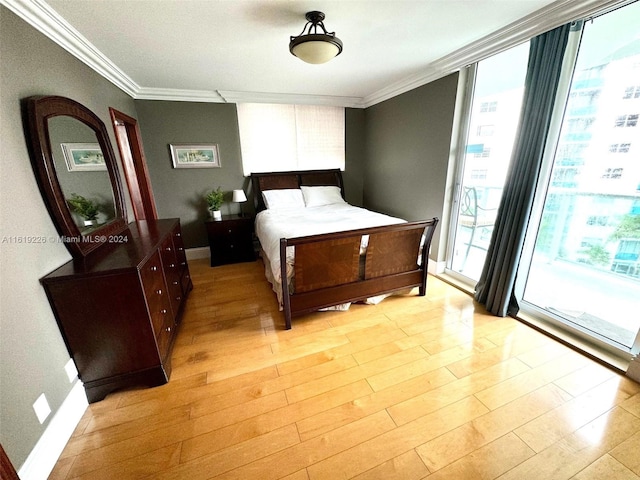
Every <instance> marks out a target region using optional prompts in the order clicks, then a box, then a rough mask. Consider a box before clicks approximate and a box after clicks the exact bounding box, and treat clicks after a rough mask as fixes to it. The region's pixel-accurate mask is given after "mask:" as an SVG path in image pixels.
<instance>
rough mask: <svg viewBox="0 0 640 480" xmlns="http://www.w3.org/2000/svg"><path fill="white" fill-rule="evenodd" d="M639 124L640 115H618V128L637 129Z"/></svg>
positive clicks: (616, 124)
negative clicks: (639, 116)
mask: <svg viewBox="0 0 640 480" xmlns="http://www.w3.org/2000/svg"><path fill="white" fill-rule="evenodd" d="M637 124H638V114H637V113H634V114H632V115H618V116H617V117H616V122H615V126H616V127H635V126H636V125H637Z"/></svg>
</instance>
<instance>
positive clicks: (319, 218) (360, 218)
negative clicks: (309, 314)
mask: <svg viewBox="0 0 640 480" xmlns="http://www.w3.org/2000/svg"><path fill="white" fill-rule="evenodd" d="M404 222H405V220H402V219H400V218H396V217H391V216H389V215H383V214H381V213H376V212H372V211H370V210H366V209H364V208H359V207H354V206H353V205H349V204H348V203H336V204H332V205H323V206H318V207H306V208H295V209H276V210H263V211H262V212H260V213H258V215H257V216H256V223H255V228H256V235H257V236H258V239H259V240H260V245H261V246H262V250H263V251H264V253H265V255H266V256H267V260H268V263H269V265H270V266H271V272H270V273H271V276H272V277H273V280H275V282H277V283H280V280H281V275H280V239H281V238H293V237H303V236H307V235H316V234H321V233H331V232H340V231H344V230H354V229H358V228H368V227H379V226H383V225H393V224H398V223H404ZM363 247H364V245H363ZM293 261H294V248H293V247H288V248H287V277H288V278H291V275H292V274H293ZM272 283H273V282H272ZM274 286H275V285H274Z"/></svg>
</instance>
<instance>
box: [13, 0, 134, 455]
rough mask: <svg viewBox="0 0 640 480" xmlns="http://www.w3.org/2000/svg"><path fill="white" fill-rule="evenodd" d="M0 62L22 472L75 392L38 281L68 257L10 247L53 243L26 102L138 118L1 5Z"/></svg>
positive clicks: (111, 89)
mask: <svg viewBox="0 0 640 480" xmlns="http://www.w3.org/2000/svg"><path fill="white" fill-rule="evenodd" d="M0 57H1V58H2V68H0V91H1V92H2V96H1V98H0V112H1V115H0V138H1V139H2V142H1V146H0V149H1V153H0V156H1V160H0V162H1V169H0V199H1V200H0V225H1V226H0V237H1V238H0V260H1V270H2V273H1V274H0V304H1V308H2V310H1V316H0V385H1V389H0V441H1V442H2V445H3V447H4V448H5V450H6V452H7V454H8V456H9V458H10V459H11V461H12V463H13V464H14V466H16V468H20V467H21V465H22V464H23V463H24V460H25V459H26V458H27V456H28V454H29V452H30V451H31V450H32V448H33V447H34V445H35V444H36V442H37V441H38V439H39V438H40V436H41V435H42V433H43V432H44V429H45V428H46V427H47V425H48V424H49V422H50V421H51V418H52V417H53V415H54V414H55V412H56V410H57V409H58V408H59V407H60V405H61V403H62V401H63V400H64V399H65V397H66V396H67V395H68V394H69V392H70V390H71V387H72V385H71V384H70V383H69V380H68V379H67V376H66V373H65V371H64V366H65V364H66V363H67V361H68V360H69V355H68V353H67V350H66V348H65V345H64V342H63V340H62V337H61V335H60V332H59V330H58V326H57V324H56V321H55V319H54V317H53V314H52V313H51V308H50V307H49V302H48V301H47V299H46V296H45V293H44V290H43V289H42V287H41V286H40V283H39V281H38V279H39V278H40V277H42V276H44V275H46V274H47V273H49V272H51V271H52V270H54V269H55V268H57V267H59V266H60V265H62V264H63V263H65V262H66V261H68V260H69V259H70V258H71V257H70V255H69V254H68V253H67V249H66V248H65V247H64V246H63V245H62V244H58V243H51V242H49V241H46V242H45V243H24V242H23V243H14V239H15V241H18V240H19V239H28V238H34V237H44V238H45V239H48V238H49V237H56V236H57V232H56V229H55V227H54V225H53V223H52V222H51V219H50V217H49V214H48V212H47V209H46V207H45V205H44V202H43V200H42V197H41V195H40V193H39V190H38V186H37V184H36V180H35V176H34V173H33V170H32V168H31V163H30V159H29V154H28V151H27V144H26V141H25V135H24V130H23V126H22V118H21V104H20V101H21V99H23V98H25V97H29V96H31V95H62V96H66V97H70V98H73V99H74V100H77V101H79V102H80V103H83V104H84V105H86V106H87V107H88V108H90V109H91V110H93V111H94V112H95V113H96V114H97V115H98V116H100V118H101V119H102V121H103V122H105V124H107V125H109V111H108V107H109V106H113V107H115V108H116V109H118V110H120V111H123V112H125V113H127V114H130V115H134V112H135V110H134V104H133V100H132V99H131V98H130V97H128V96H127V95H125V94H124V93H123V92H122V91H121V90H119V89H118V88H116V87H115V86H113V85H112V84H111V83H109V82H108V81H106V80H105V79H104V78H102V77H101V76H99V75H98V74H97V73H95V72H94V71H93V70H91V69H90V68H88V67H87V66H86V65H84V64H83V63H82V62H80V61H79V60H77V59H76V58H75V57H73V56H71V55H70V54H68V53H67V52H66V51H64V50H63V49H62V48H60V47H58V46H57V45H55V44H54V43H53V42H51V41H50V40H48V39H47V38H45V37H44V36H43V35H41V34H40V33H38V32H37V31H36V30H35V29H33V28H32V27H30V26H28V25H27V24H26V23H25V22H23V21H22V20H21V19H19V18H18V17H16V16H15V15H14V14H13V13H11V12H10V11H9V10H7V9H6V8H5V7H2V6H0ZM134 116H135V115H134ZM107 130H109V132H110V134H111V133H112V129H111V128H110V127H108V128H107ZM111 141H112V145H113V146H114V148H115V139H114V138H112V139H111ZM41 393H44V394H45V395H46V397H47V400H48V401H49V404H50V406H51V409H52V411H53V413H52V414H51V415H50V416H49V418H48V419H47V420H46V421H45V423H44V424H43V425H40V423H39V422H38V419H37V418H36V416H35V414H34V411H33V408H32V404H33V402H34V401H35V400H36V399H37V398H38V396H39V395H40V394H41Z"/></svg>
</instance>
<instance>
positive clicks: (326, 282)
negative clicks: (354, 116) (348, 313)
mask: <svg viewBox="0 0 640 480" xmlns="http://www.w3.org/2000/svg"><path fill="white" fill-rule="evenodd" d="M251 183H252V187H253V195H254V201H255V204H256V212H257V213H256V224H255V230H256V235H257V237H258V239H259V241H260V245H261V255H262V257H263V259H264V262H265V275H266V276H267V279H268V280H269V282H270V283H271V284H272V286H273V289H274V291H275V293H276V295H277V296H278V300H279V302H280V306H281V308H282V310H283V311H284V316H285V326H286V328H287V329H290V328H291V320H292V317H295V316H298V315H303V314H306V313H310V312H314V311H318V310H324V309H346V308H348V305H349V304H350V303H352V302H358V301H368V302H370V303H377V302H378V301H380V299H382V298H384V297H385V296H387V295H389V294H393V293H397V292H404V291H410V290H411V289H413V288H414V287H418V295H419V296H424V295H425V294H426V287H427V267H428V260H429V255H428V253H429V247H430V245H431V239H432V237H433V233H434V230H435V227H436V225H437V224H438V219H437V218H432V219H430V220H423V221H416V222H407V221H405V220H403V219H400V218H396V217H391V216H388V215H383V214H380V213H376V212H371V211H369V210H365V209H362V208H359V207H355V206H352V205H349V204H348V203H346V202H345V201H344V183H343V179H342V172H341V171H340V170H339V169H332V170H306V171H295V172H275V173H254V174H252V175H251Z"/></svg>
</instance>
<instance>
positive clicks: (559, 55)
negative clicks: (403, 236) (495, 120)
mask: <svg viewBox="0 0 640 480" xmlns="http://www.w3.org/2000/svg"><path fill="white" fill-rule="evenodd" d="M570 30H571V25H570V24H567V25H563V26H561V27H558V28H556V29H555V30H551V31H549V32H547V33H544V34H542V35H539V36H537V37H535V38H533V39H532V40H531V42H530V47H529V63H528V67H527V75H526V78H525V90H524V97H523V101H522V112H521V114H520V120H519V126H518V132H517V134H516V140H515V144H514V147H513V153H512V157H511V163H510V166H509V170H508V172H507V177H506V181H505V186H504V190H503V193H502V199H501V201H500V206H499V208H498V213H497V218H496V223H495V226H494V229H493V234H492V237H491V243H490V245H489V249H488V251H487V256H486V260H485V263H484V267H483V269H482V274H481V275H480V280H479V281H478V284H477V285H476V291H475V299H476V300H477V301H478V302H479V303H481V304H483V305H485V306H486V308H487V310H488V311H489V312H491V313H493V314H494V315H498V316H501V317H504V316H506V315H507V314H511V315H514V314H515V313H517V312H518V302H517V300H516V298H515V296H514V293H513V289H514V284H515V280H516V274H517V270H518V263H519V261H520V255H521V253H522V246H523V244H524V237H525V233H526V228H527V223H528V221H529V215H530V213H531V206H532V205H533V199H534V195H535V190H536V185H537V182H538V175H539V173H540V166H541V163H542V156H543V153H544V146H545V143H546V141H547V136H548V134H549V125H550V123H551V115H552V113H553V105H554V101H555V96H556V91H557V89H558V81H559V78H560V72H561V70H562V62H563V58H564V52H565V50H566V46H567V41H568V37H569V31H570Z"/></svg>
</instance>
